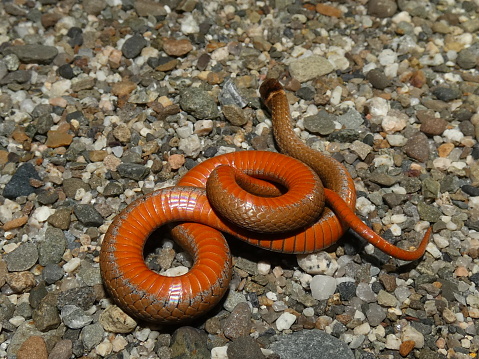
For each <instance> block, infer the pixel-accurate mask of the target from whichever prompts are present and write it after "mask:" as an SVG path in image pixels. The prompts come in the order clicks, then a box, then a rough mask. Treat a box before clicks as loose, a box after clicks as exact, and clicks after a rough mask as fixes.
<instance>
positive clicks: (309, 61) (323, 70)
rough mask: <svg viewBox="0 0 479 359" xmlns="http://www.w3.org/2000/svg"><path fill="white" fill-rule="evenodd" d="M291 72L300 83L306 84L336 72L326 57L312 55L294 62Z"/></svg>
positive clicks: (291, 65) (290, 67) (290, 66)
mask: <svg viewBox="0 0 479 359" xmlns="http://www.w3.org/2000/svg"><path fill="white" fill-rule="evenodd" d="M289 71H290V73H291V76H293V77H294V78H295V79H296V80H298V81H299V82H306V81H309V80H312V79H314V78H316V77H320V76H323V75H327V74H329V73H331V72H333V71H334V67H333V65H332V64H331V63H330V62H329V61H328V60H327V59H325V58H324V57H322V56H318V55H312V56H309V57H305V58H301V59H297V60H294V61H292V62H291V63H290V64H289Z"/></svg>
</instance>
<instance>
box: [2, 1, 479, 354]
mask: <svg viewBox="0 0 479 359" xmlns="http://www.w3.org/2000/svg"><path fill="white" fill-rule="evenodd" d="M317 2H318V1H316V0H313V1H312V2H301V1H296V2H294V1H293V0H276V1H272V0H271V1H265V2H263V1H257V2H255V1H251V0H242V1H237V2H233V1H231V2H226V1H220V0H217V1H205V2H199V1H197V0H181V1H180V0H167V1H162V2H161V3H162V5H160V4H158V3H157V2H154V1H151V0H141V1H133V0H123V1H121V0H84V1H80V2H77V1H73V0H65V1H52V0H40V1H33V0H18V1H15V2H2V4H0V9H1V10H0V11H1V12H0V14H1V17H0V20H1V21H0V43H1V45H0V53H1V59H0V86H1V87H0V90H1V91H0V116H1V120H0V190H1V192H0V193H1V196H0V222H1V224H2V227H1V233H2V237H1V239H0V255H1V257H0V288H1V293H0V331H1V332H0V343H1V344H0V357H2V358H15V357H16V358H28V359H35V358H55V359H56V358H59V359H62V358H74V357H88V358H97V357H106V358H124V359H127V358H165V359H168V358H210V357H211V358H230V359H235V358H264V357H267V358H270V359H273V358H282V359H289V358H291V359H298V358H332V357H334V358H341V359H349V358H357V359H359V358H363V359H369V358H400V357H408V358H423V359H426V358H446V357H447V358H471V357H472V358H474V357H476V356H477V353H478V351H479V322H477V319H478V318H479V292H478V290H477V287H478V286H479V259H478V258H479V232H478V231H479V220H478V218H479V188H478V184H479V164H478V161H477V160H478V158H479V145H478V143H477V140H478V139H479V113H478V108H479V71H478V70H479V66H478V59H479V41H478V30H479V1H478V0H474V1H465V0H458V1H454V0H434V1H420V0H411V1H408V0H398V1H397V3H396V2H395V1H393V0H369V1H367V0H359V1H352V0H337V1H331V2H325V3H322V2H318V3H317ZM266 75H268V76H269V77H277V78H280V79H281V81H282V83H283V84H284V85H285V88H286V89H287V90H288V96H289V100H290V103H291V105H292V112H293V118H294V119H295V120H297V122H296V130H297V133H298V135H299V136H301V138H303V139H304V140H305V142H306V143H307V144H308V145H309V146H311V147H313V148H315V149H318V150H321V151H325V152H326V153H329V154H331V155H332V156H334V157H335V158H336V159H338V160H339V161H341V162H342V163H344V164H345V165H346V167H347V168H348V170H349V171H350V173H351V175H352V176H353V178H354V179H355V183H356V187H357V190H358V204H357V213H358V214H359V215H360V216H361V217H362V218H363V220H365V221H366V222H367V223H368V224H370V225H371V226H372V228H374V229H375V230H376V231H378V232H380V233H382V235H383V236H384V237H385V238H387V239H388V240H390V241H391V242H393V243H396V244H397V245H398V246H401V247H404V248H408V247H409V246H411V245H414V244H417V243H418V241H419V239H420V237H421V234H422V233H423V231H424V230H425V229H426V228H427V227H428V226H429V225H432V226H433V231H434V235H433V239H432V241H431V243H430V244H429V246H428V248H427V252H426V254H425V255H424V257H423V258H422V259H421V260H419V261H417V262H414V263H407V262H402V261H398V260H395V259H391V258H389V257H388V256H386V255H384V254H383V253H381V252H379V251H377V250H375V249H374V248H372V247H371V246H370V245H366V244H365V243H364V241H362V240H360V239H358V238H357V237H356V236H355V235H354V234H352V233H348V234H347V235H346V236H345V237H344V238H343V239H341V241H340V242H339V243H338V244H337V245H336V246H334V247H332V248H329V249H327V250H326V251H325V252H322V253H320V254H317V255H310V256H302V257H300V258H298V260H297V258H296V257H295V256H287V255H280V254H271V253H267V252H264V251H262V250H259V249H255V248H251V247H249V246H247V245H245V244H242V243H237V241H234V240H231V241H230V244H231V249H232V252H233V254H234V263H235V267H234V275H233V279H232V284H231V290H230V291H229V293H228V295H227V298H226V299H225V300H224V302H223V303H222V304H221V305H220V306H219V307H218V308H217V309H216V310H214V311H213V312H211V313H209V314H208V315H207V316H205V318H202V319H201V320H198V321H197V322H195V323H191V324H190V325H189V326H184V327H179V328H178V327H175V328H170V327H159V326H152V325H148V324H144V323H137V322H135V321H134V320H133V319H132V318H130V317H128V316H127V315H126V314H124V313H123V312H122V311H121V310H120V309H119V308H117V307H115V306H114V305H112V304H113V303H112V301H111V299H110V298H109V297H108V295H107V294H106V293H105V291H104V289H103V287H102V282H101V278H100V272H99V266H98V256H99V249H100V245H101V241H102V238H103V235H104V233H105V232H106V230H107V228H108V225H109V223H111V221H112V219H113V217H114V216H115V215H116V214H117V213H118V212H119V211H120V210H121V209H122V208H123V207H124V206H125V205H127V204H128V203H130V202H131V201H132V200H133V199H135V198H137V197H138V196H141V195H142V194H145V193H149V192H151V191H153V190H154V189H157V188H161V187H165V186H169V185H173V184H174V183H175V182H176V180H177V179H178V178H179V177H181V175H182V174H184V173H185V172H186V171H188V169H190V168H192V167H193V166H195V164H196V163H197V162H200V161H202V160H204V159H205V158H208V157H213V156H215V155H217V154H221V153H225V152H230V151H238V150H241V149H256V150H260V149H261V150H275V146H274V141H273V138H272V134H271V122H270V119H269V115H268V113H267V112H266V110H265V108H264V107H262V105H261V103H260V101H259V99H258V93H257V89H258V86H259V84H260V83H261V81H262V80H263V79H264V78H265V77H266ZM157 243H159V245H158V246H157V248H156V249H152V250H151V254H150V255H149V256H148V257H147V261H148V262H149V264H150V265H151V267H152V268H154V269H157V270H167V269H169V268H170V267H172V266H175V265H187V264H188V263H190V262H191V259H190V258H189V257H188V256H187V255H185V254H184V253H182V252H181V250H179V251H178V250H175V248H174V246H173V244H172V242H171V241H170V240H168V239H159V240H158V241H157Z"/></svg>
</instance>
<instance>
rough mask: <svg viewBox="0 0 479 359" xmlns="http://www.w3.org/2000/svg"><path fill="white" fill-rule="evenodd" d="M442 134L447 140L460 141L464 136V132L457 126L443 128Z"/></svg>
mask: <svg viewBox="0 0 479 359" xmlns="http://www.w3.org/2000/svg"><path fill="white" fill-rule="evenodd" d="M442 135H443V137H445V138H447V139H448V140H449V141H448V142H461V140H462V139H463V138H464V134H463V133H462V132H461V131H460V130H459V129H457V128H451V129H448V130H445V131H444V132H443V133H442Z"/></svg>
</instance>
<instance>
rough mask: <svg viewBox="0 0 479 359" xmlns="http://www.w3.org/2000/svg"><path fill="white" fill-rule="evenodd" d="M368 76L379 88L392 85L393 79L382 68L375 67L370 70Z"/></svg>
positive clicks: (372, 83) (373, 84)
mask: <svg viewBox="0 0 479 359" xmlns="http://www.w3.org/2000/svg"><path fill="white" fill-rule="evenodd" d="M366 78H367V79H368V81H369V82H370V83H371V85H372V86H373V87H374V88H376V89H378V90H384V89H385V88H386V87H388V86H390V85H391V80H390V79H389V78H388V77H387V76H386V75H385V73H384V71H382V70H380V69H373V70H371V71H369V72H368V73H367V75H366Z"/></svg>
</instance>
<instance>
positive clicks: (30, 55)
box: [5, 44, 58, 64]
mask: <svg viewBox="0 0 479 359" xmlns="http://www.w3.org/2000/svg"><path fill="white" fill-rule="evenodd" d="M11 53H13V54H15V55H17V57H18V58H19V60H20V61H21V62H22V63H24V64H49V63H51V62H52V61H53V59H54V58H55V57H56V56H57V55H58V50H57V48H56V47H55V46H45V45H37V44H27V45H19V46H11V47H9V48H7V49H6V50H5V55H6V54H11Z"/></svg>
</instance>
